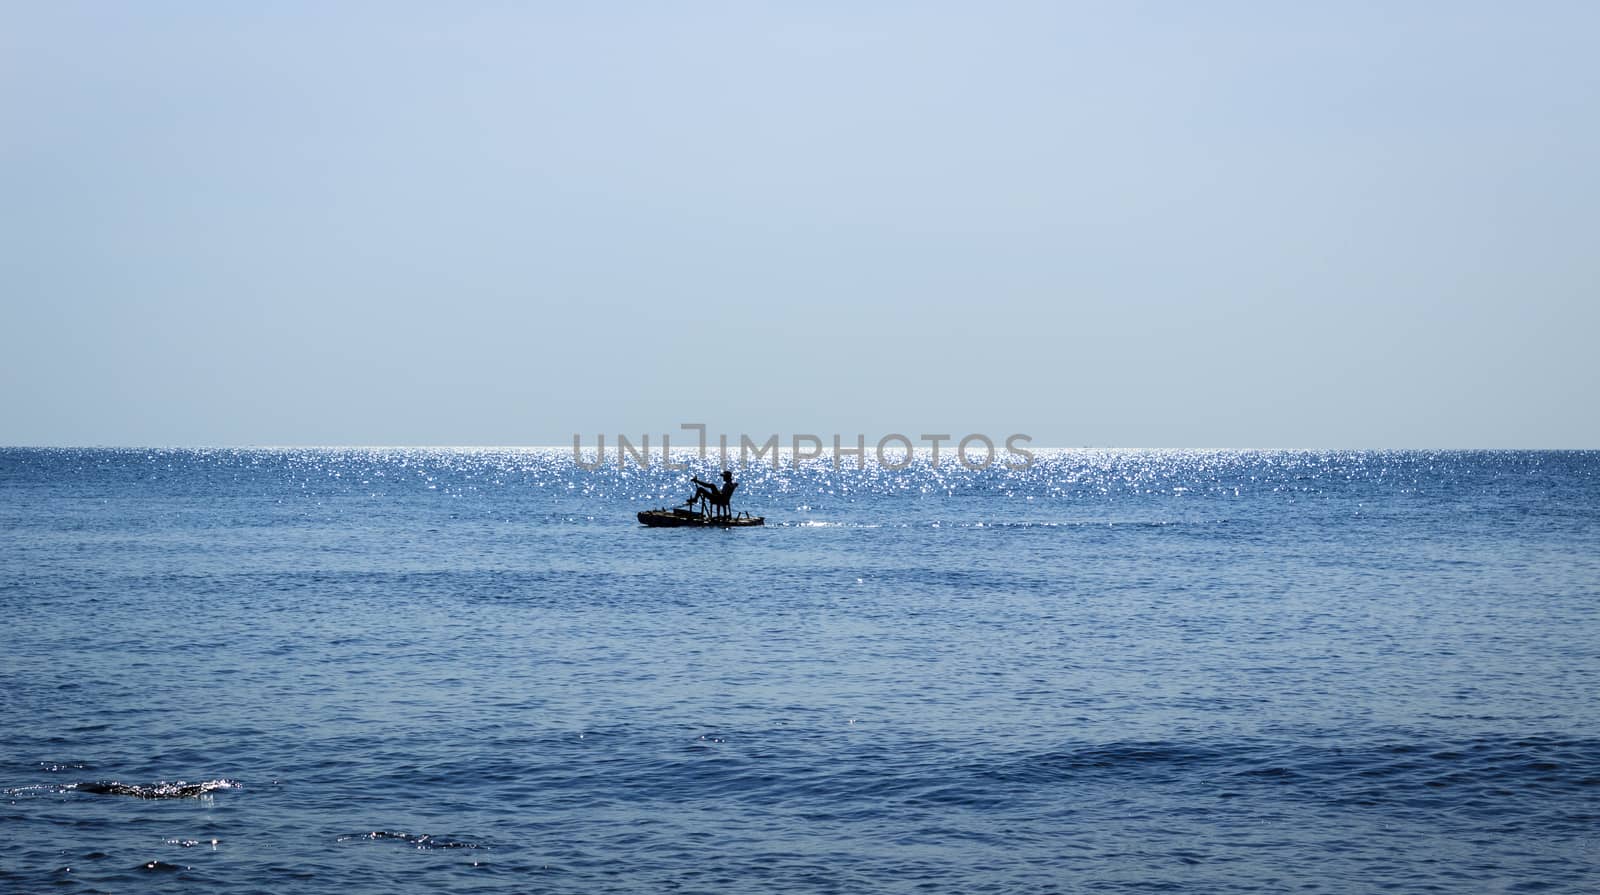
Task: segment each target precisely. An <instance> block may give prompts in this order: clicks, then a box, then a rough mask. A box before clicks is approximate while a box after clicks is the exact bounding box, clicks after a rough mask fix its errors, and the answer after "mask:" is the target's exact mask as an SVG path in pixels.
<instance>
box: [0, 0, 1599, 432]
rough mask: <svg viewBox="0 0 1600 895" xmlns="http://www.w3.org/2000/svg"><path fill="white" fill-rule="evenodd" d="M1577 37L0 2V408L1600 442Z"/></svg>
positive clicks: (991, 9) (1591, 146) (1111, 21)
mask: <svg viewBox="0 0 1600 895" xmlns="http://www.w3.org/2000/svg"><path fill="white" fill-rule="evenodd" d="M1597 33H1600V5H1597V4H1592V3H1577V2H1541V3H1537V4H1535V5H1534V6H1532V7H1513V6H1509V5H1504V4H1492V3H1476V2H1467V3H1443V2H1420V3H1408V4H1401V5H1395V4H1379V3H1350V4H1335V5H1328V6H1315V5H1311V6H1285V5H1277V4H1265V3H1250V2H1217V3H1205V4H1188V5H1182V4H1155V5H1144V4H1103V5H1101V4H1090V3H1072V2H1069V3H1034V2H999V3H995V4H985V5H983V6H981V7H980V6H970V5H961V4H940V3H934V4H910V3H896V2H890V3H885V4H874V5H871V6H866V7H844V6H832V5H821V6H818V5H803V6H782V5H779V6H771V7H766V6H756V5H746V4H726V3H686V4H673V5H670V6H647V5H640V6H627V5H623V6H613V5H605V6H578V7H560V6H555V5H549V4H498V3H489V2H467V3H461V4H449V5H440V4H427V3H414V2H396V3H389V4H382V5H377V6H371V5H361V4H345V3H333V4H313V3H304V2H287V3H281V4H270V5H246V4H205V3H195V2H182V0H178V2H161V3H148V4H103V3H93V2H82V0H62V2H52V3H48V4H46V3H31V4H30V3H15V4H5V5H3V6H0V197H4V198H3V203H0V207H3V208H4V211H3V212H0V444H19V445H21V444H28V445H118V444H123V445H132V444H139V445H152V444H160V445H246V444H302V445H305V444H313V445H314V444H356V445H373V444H405V445H437V444H554V445H561V444H569V443H570V439H571V437H572V434H573V433H574V432H577V433H589V435H590V437H592V436H593V434H594V433H597V432H607V433H613V432H617V431H623V432H639V433H643V432H647V431H648V432H652V433H659V432H661V431H669V432H676V431H677V428H676V427H677V425H678V423H679V422H681V421H683V420H685V419H692V420H704V421H706V422H707V423H708V424H710V425H713V426H720V428H722V429H723V430H724V431H728V432H740V431H744V432H751V433H761V432H781V433H792V432H796V431H798V432H816V433H818V434H823V435H829V434H832V433H835V432H837V433H842V434H847V435H848V434H853V433H856V432H862V433H866V434H871V433H874V432H876V433H879V434H882V433H885V432H890V431H899V432H904V433H906V434H908V435H911V436H913V437H915V436H916V435H918V434H919V433H921V432H950V433H952V434H959V433H965V432H987V433H996V434H1006V433H1010V432H1026V433H1028V434H1030V435H1032V436H1033V437H1034V439H1035V442H1034V443H1035V444H1037V445H1041V446H1042V445H1060V446H1067V447H1070V446H1082V445H1144V446H1172V447H1175V448H1181V447H1188V446H1197V445H1213V446H1274V445H1277V446H1310V447H1312V448H1313V449H1356V448H1372V449H1384V448H1403V447H1410V446H1422V447H1424V448H1427V447H1429V446H1445V447H1459V448H1468V449H1471V448H1479V449H1505V448H1527V449H1593V448H1600V414H1597V413H1595V412H1594V411H1593V404H1594V396H1595V395H1596V394H1597V393H1600V364H1597V363H1596V362H1595V360H1594V357H1595V349H1594V344H1593V343H1594V340H1595V334H1596V333H1600V300H1597V299H1600V296H1597V294H1596V284H1600V253H1597V252H1596V251H1594V234H1595V233H1596V232H1600V166H1597V165H1596V164H1595V159H1597V158H1600V116H1597V115H1595V114H1594V110H1595V109H1596V108H1597V107H1600V54H1595V53H1594V52H1593V47H1592V43H1593V35H1595V34H1597ZM717 421H726V422H725V424H719V423H718V422H717Z"/></svg>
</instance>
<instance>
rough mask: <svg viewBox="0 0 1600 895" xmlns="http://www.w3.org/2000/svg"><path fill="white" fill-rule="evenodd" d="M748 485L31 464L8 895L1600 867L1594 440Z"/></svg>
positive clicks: (23, 465)
mask: <svg viewBox="0 0 1600 895" xmlns="http://www.w3.org/2000/svg"><path fill="white" fill-rule="evenodd" d="M709 471H711V470H710V468H708V467H701V472H702V474H705V473H706V472H709ZM740 477H741V479H742V481H743V482H744V484H743V485H742V487H741V490H740V493H739V500H738V501H736V505H742V507H743V508H745V509H749V510H751V511H753V512H756V513H760V514H765V515H766V516H767V517H768V521H769V527H767V528H764V529H748V530H735V531H693V530H657V529H645V528H642V527H640V526H639V525H638V524H637V523H636V522H635V520H634V515H633V514H634V513H635V512H636V511H637V510H639V509H643V508H647V507H650V506H655V505H660V504H664V503H669V502H672V501H675V500H678V499H681V497H682V496H683V495H684V494H686V493H687V488H685V487H684V486H683V484H682V482H683V478H684V474H682V473H668V472H665V471H662V470H660V469H659V467H658V469H656V470H652V471H651V472H648V473H645V472H641V471H639V470H637V469H630V470H627V471H626V472H624V471H621V470H619V469H618V468H617V467H615V466H608V467H606V468H605V469H604V470H602V471H600V472H593V473H590V472H584V471H581V470H578V469H577V468H576V467H575V466H574V465H573V464H572V462H571V459H570V452H569V451H562V450H550V451H499V450H485V451H443V450H441V451H431V450H422V451H418V450H392V451H384V450H281V451H280V450H260V451H233V450H223V451H146V450H15V449H13V450H3V451H0V610H3V617H4V619H5V621H4V623H3V624H4V628H3V630H4V635H3V637H0V789H3V790H4V793H3V799H0V891H5V892H43V891H67V892H129V891H140V890H151V891H154V890H159V891H174V890H178V889H188V890H193V891H204V892H230V893H231V892H284V891H296V892H335V891H337V892H340V893H345V895H361V893H384V895H389V893H397V892H435V891H452V892H579V891H582V892H641V893H643V892H652V893H653V892H670V891H677V892H718V893H725V892H780V891H781V892H852V893H856V892H891V893H893V892H960V893H969V892H1001V893H1014V892H1048V891H1062V892H1077V891H1084V892H1088V891H1094V892H1149V891H1184V892H1208V891H1218V892H1221V891H1230V892H1244V891H1261V892H1283V891H1288V890H1291V889H1293V890H1303V891H1315V892H1350V893H1357V892H1360V893H1366V892H1374V891H1378V890H1382V889H1390V890H1394V891H1402V892H1427V891H1439V892H1462V891H1474V892H1478V891H1489V892H1498V891H1507V892H1536V891H1537V892H1593V891H1596V889H1597V888H1600V838H1597V837H1600V700H1597V695H1596V694H1600V454H1595V453H1338V454H1318V453H1216V452H1092V451H1084V452H1060V453H1047V454H1045V455H1042V456H1041V458H1040V462H1038V463H1037V464H1036V465H1035V466H1034V467H1033V468H1032V469H1031V470H1028V471H1027V472H1026V473H1008V472H1005V471H1002V470H995V471H990V472H985V473H981V474H978V473H970V472H966V471H964V470H961V469H959V468H951V466H949V465H947V466H945V467H943V468H941V469H938V470H933V469H929V468H927V467H926V466H925V465H919V466H916V467H913V468H912V469H908V470H905V471H901V472H888V471H883V470H876V469H869V470H868V471H866V472H857V471H854V470H846V471H844V472H842V473H836V472H834V471H833V470H832V469H831V466H828V465H821V466H817V467H813V468H808V469H805V470H802V471H799V472H794V471H790V470H787V469H785V470H783V471H781V472H773V471H772V470H771V469H770V468H762V469H755V468H752V469H748V470H745V471H743V472H742V473H741V475H740ZM179 781H183V782H185V783H188V784H191V785H190V786H188V787H186V788H180V787H176V786H173V785H171V784H175V783H177V782H179ZM113 783H115V784H120V785H117V786H112V785H109V784H113ZM163 784H166V786H164V787H163ZM193 784H204V785H202V786H195V785H193ZM141 795H146V796H163V795H164V796H171V797H169V798H141V797H140V796H141ZM151 865H154V866H151Z"/></svg>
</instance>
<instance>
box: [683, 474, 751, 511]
mask: <svg viewBox="0 0 1600 895" xmlns="http://www.w3.org/2000/svg"><path fill="white" fill-rule="evenodd" d="M689 481H691V482H694V484H695V492H694V497H691V498H689V501H690V502H691V503H693V502H694V501H696V500H703V501H706V502H707V503H709V504H711V507H712V515H714V516H717V517H720V518H723V519H727V518H729V517H731V516H732V515H733V507H732V506H731V505H730V502H731V501H732V500H733V489H735V488H737V487H739V483H738V482H736V481H734V480H733V470H731V469H724V470H723V471H722V486H721V487H720V488H719V487H718V486H716V485H713V484H711V483H710V482H702V481H700V477H699V476H691V477H690V479H689Z"/></svg>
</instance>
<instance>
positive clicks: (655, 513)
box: [639, 510, 766, 528]
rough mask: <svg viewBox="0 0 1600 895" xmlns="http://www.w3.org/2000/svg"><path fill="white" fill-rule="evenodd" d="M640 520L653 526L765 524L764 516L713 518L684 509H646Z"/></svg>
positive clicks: (739, 526)
mask: <svg viewBox="0 0 1600 895" xmlns="http://www.w3.org/2000/svg"><path fill="white" fill-rule="evenodd" d="M639 521H640V522H641V523H643V524H645V525H648V526H650V527H651V528H748V527H750V526H753V525H765V524H766V519H765V518H764V517H762V516H750V515H744V516H734V517H732V518H730V519H712V518H710V517H708V516H702V515H700V514H699V513H691V512H687V511H683V510H644V511H643V512H641V513H639Z"/></svg>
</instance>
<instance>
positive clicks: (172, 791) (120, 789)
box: [65, 779, 242, 799]
mask: <svg viewBox="0 0 1600 895" xmlns="http://www.w3.org/2000/svg"><path fill="white" fill-rule="evenodd" d="M65 788H66V789H76V790H78V791H79V792H89V793H94V794H96V795H107V796H132V797H133V798H136V799H192V798H194V797H196V796H203V795H207V794H210V793H213V792H216V791H217V790H219V789H240V788H242V787H241V785H240V783H239V782H238V781H237V780H228V779H222V780H205V781H202V782H200V783H189V782H187V781H184V780H178V781H175V782H172V783H168V782H167V781H165V780H162V781H160V782H158V783H151V784H148V785H144V786H141V785H139V784H136V783H121V782H118V781H116V780H111V781H98V782H94V783H78V784H74V785H73V786H69V787H65Z"/></svg>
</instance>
